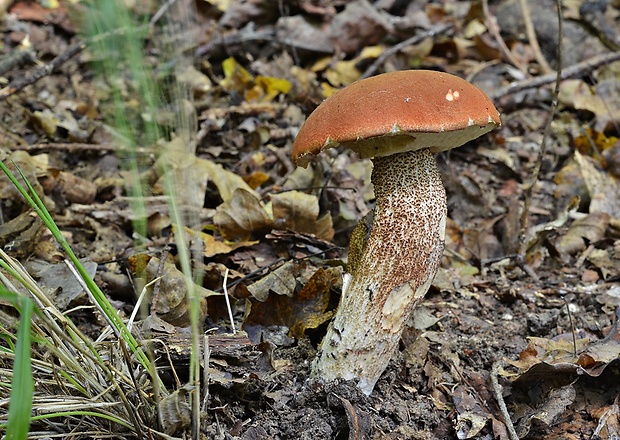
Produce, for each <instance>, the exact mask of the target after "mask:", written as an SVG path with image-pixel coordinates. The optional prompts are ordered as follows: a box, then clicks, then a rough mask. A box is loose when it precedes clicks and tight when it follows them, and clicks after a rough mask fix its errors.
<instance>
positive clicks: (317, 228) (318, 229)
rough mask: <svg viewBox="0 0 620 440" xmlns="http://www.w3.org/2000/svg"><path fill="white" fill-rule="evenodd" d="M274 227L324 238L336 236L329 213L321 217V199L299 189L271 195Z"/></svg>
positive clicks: (328, 238) (329, 238)
mask: <svg viewBox="0 0 620 440" xmlns="http://www.w3.org/2000/svg"><path fill="white" fill-rule="evenodd" d="M271 210H272V212H273V222H274V227H275V228H277V229H290V230H292V231H295V232H300V233H302V234H313V235H315V236H316V237H318V238H320V239H323V240H331V239H332V238H333V237H334V229H333V227H332V218H331V215H330V214H329V213H327V214H325V215H323V216H322V217H321V218H319V199H318V198H317V197H316V196H314V195H311V194H305V193H302V192H299V191H286V192H283V193H280V194H272V195H271Z"/></svg>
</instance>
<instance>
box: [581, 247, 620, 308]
mask: <svg viewBox="0 0 620 440" xmlns="http://www.w3.org/2000/svg"><path fill="white" fill-rule="evenodd" d="M587 260H588V262H589V263H590V264H593V265H594V266H595V267H596V268H597V269H598V270H599V271H600V272H601V275H602V276H603V279H604V280H606V279H608V278H609V277H617V276H618V275H620V255H617V254H615V253H612V252H609V251H607V250H606V249H593V250H592V252H590V254H589V255H588V257H587ZM618 306H620V303H618Z"/></svg>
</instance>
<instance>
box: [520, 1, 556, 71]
mask: <svg viewBox="0 0 620 440" xmlns="http://www.w3.org/2000/svg"><path fill="white" fill-rule="evenodd" d="M519 5H520V6H521V15H522V16H523V23H524V24H525V33H526V34H527V39H528V41H529V43H530V47H531V48H532V52H534V57H535V58H536V61H537V62H538V65H539V66H540V69H541V70H542V72H543V73H551V72H553V69H552V68H551V66H550V65H549V63H547V60H546V59H545V57H544V55H543V54H542V51H541V50H540V45H539V44H538V37H537V36H536V29H534V23H532V14H531V13H530V7H529V5H528V4H527V0H519ZM558 45H562V40H560V41H558ZM558 68H559V67H558Z"/></svg>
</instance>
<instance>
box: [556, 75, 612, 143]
mask: <svg viewBox="0 0 620 440" xmlns="http://www.w3.org/2000/svg"><path fill="white" fill-rule="evenodd" d="M616 75H617V73H616ZM559 98H560V101H561V102H562V103H563V104H565V105H567V106H571V107H573V108H576V109H578V110H587V111H590V112H592V113H594V115H595V117H596V123H595V124H594V127H595V129H596V130H598V131H605V129H606V128H607V125H608V124H609V123H610V122H612V123H613V122H617V121H619V120H620V105H619V104H618V103H620V89H619V88H618V78H613V75H612V77H609V78H606V79H603V80H601V81H599V82H598V84H597V85H596V86H591V85H590V84H588V83H586V82H585V81H583V80H581V79H569V80H565V81H562V87H561V88H560V96H559Z"/></svg>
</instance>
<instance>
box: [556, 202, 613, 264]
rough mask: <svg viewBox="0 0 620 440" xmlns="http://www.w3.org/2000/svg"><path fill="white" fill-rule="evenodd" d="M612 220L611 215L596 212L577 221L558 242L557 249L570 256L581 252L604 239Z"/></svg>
mask: <svg viewBox="0 0 620 440" xmlns="http://www.w3.org/2000/svg"><path fill="white" fill-rule="evenodd" d="M610 219H611V217H610V215H609V214H607V213H605V212H594V213H591V214H588V215H587V216H585V217H583V218H580V219H577V220H575V221H574V222H573V224H572V225H570V227H569V228H568V231H566V234H564V235H563V236H562V237H560V239H559V240H558V243H557V244H556V249H557V250H558V251H560V252H562V253H564V254H569V255H574V254H576V253H577V252H581V251H582V250H584V249H585V248H586V246H588V245H589V244H591V243H596V242H598V241H600V240H601V239H603V237H604V236H605V231H606V230H607V227H608V226H609V220H610Z"/></svg>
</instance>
